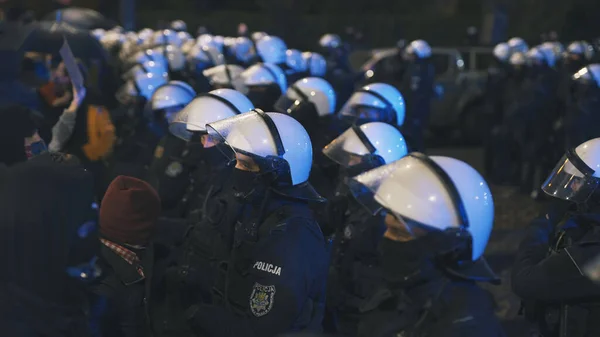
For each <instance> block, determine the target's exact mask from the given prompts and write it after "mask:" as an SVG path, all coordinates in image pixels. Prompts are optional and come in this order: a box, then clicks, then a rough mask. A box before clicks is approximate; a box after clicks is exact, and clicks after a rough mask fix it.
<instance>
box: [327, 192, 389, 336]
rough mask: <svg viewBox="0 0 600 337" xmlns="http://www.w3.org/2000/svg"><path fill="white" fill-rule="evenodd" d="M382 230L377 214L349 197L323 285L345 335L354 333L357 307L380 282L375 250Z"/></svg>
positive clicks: (379, 286)
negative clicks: (327, 275) (346, 210)
mask: <svg viewBox="0 0 600 337" xmlns="http://www.w3.org/2000/svg"><path fill="white" fill-rule="evenodd" d="M384 232H385V225H384V222H383V218H382V217H381V216H372V215H371V214H369V213H368V212H367V211H366V210H365V209H364V208H363V207H362V205H359V204H358V202H356V201H354V199H352V200H349V206H348V212H347V219H346V221H344V223H343V225H342V226H339V227H338V228H337V230H336V235H335V238H334V241H333V249H332V258H331V266H330V274H329V280H328V286H327V306H328V308H329V309H330V310H335V314H334V317H335V321H336V327H337V330H338V331H339V332H341V333H343V334H345V335H349V336H354V335H356V332H357V328H358V320H359V315H360V308H361V306H362V305H363V303H364V302H365V301H366V300H367V299H368V298H370V297H371V296H372V295H373V294H374V293H375V291H376V290H378V289H379V288H381V287H382V286H383V285H384V279H383V277H382V274H381V270H380V265H379V263H380V261H379V251H378V249H377V248H378V245H379V242H380V241H381V238H382V237H383V233H384Z"/></svg>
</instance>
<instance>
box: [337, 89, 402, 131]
mask: <svg viewBox="0 0 600 337" xmlns="http://www.w3.org/2000/svg"><path fill="white" fill-rule="evenodd" d="M405 112H406V107H405V104H404V97H403V95H402V94H401V93H400V92H399V91H398V89H396V88H394V87H393V86H391V85H389V84H386V83H372V84H369V85H366V86H364V87H362V88H361V89H359V90H357V91H355V92H354V94H352V96H351V97H350V99H349V100H348V101H347V102H346V103H345V104H344V106H343V107H342V109H341V110H340V111H339V112H338V116H339V117H340V118H344V119H348V120H349V121H351V122H353V123H356V124H363V123H367V122H384V123H388V124H391V125H394V126H396V127H401V126H402V125H403V124H404V122H405V118H404V115H405Z"/></svg>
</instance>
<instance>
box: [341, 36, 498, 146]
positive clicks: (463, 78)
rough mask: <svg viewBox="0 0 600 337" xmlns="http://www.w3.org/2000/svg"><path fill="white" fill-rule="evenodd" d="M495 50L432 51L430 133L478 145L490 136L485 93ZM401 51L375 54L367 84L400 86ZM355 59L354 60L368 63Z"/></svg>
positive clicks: (367, 69) (367, 64)
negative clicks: (433, 79) (434, 94)
mask: <svg viewBox="0 0 600 337" xmlns="http://www.w3.org/2000/svg"><path fill="white" fill-rule="evenodd" d="M492 51H493V50H492V48H483V47H464V48H451V47H449V48H432V56H431V62H432V63H433V65H434V66H435V70H436V86H435V88H434V89H435V91H436V92H437V94H438V99H436V100H434V101H433V102H432V110H431V119H430V125H429V133H430V134H432V135H433V136H434V138H438V137H440V136H443V137H446V136H448V135H450V136H454V137H456V138H460V139H461V140H464V141H466V142H468V143H478V142H480V141H481V139H482V138H481V137H482V135H483V134H484V133H485V132H487V131H486V130H485V128H482V127H481V126H482V125H485V124H486V123H484V121H485V118H486V109H485V102H484V96H483V95H484V90H485V83H486V80H487V68H488V66H489V65H490V63H491V62H492V59H493V54H492ZM399 52H400V50H399V49H398V48H386V49H379V50H377V49H376V50H373V51H371V53H370V58H369V59H368V60H367V61H366V62H364V64H363V65H362V67H361V71H362V72H364V74H365V80H364V81H365V82H366V83H372V82H385V83H390V84H394V83H398V82H399V81H400V80H401V79H400V78H399V77H400V76H401V75H399V74H401V73H402V67H403V64H402V59H401V57H400V55H399ZM364 57H365V55H364V54H363V55H355V56H354V57H353V60H355V61H358V60H360V59H361V58H363V59H364Z"/></svg>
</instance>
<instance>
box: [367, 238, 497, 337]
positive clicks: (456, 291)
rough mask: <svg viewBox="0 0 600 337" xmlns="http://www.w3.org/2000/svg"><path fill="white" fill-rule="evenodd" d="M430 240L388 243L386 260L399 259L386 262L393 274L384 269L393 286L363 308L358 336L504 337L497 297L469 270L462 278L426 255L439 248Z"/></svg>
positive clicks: (385, 245)
mask: <svg viewBox="0 0 600 337" xmlns="http://www.w3.org/2000/svg"><path fill="white" fill-rule="evenodd" d="M427 241H428V238H427V237H425V238H421V239H417V240H414V241H409V242H392V241H391V240H389V239H385V238H384V239H383V240H382V246H381V248H382V250H383V251H384V256H385V255H386V253H388V252H389V253H390V254H389V255H393V256H396V257H399V258H398V259H394V258H391V259H390V260H389V261H388V262H386V261H382V268H383V269H384V270H386V269H387V268H388V267H390V268H393V271H391V272H388V273H387V274H386V272H385V271H384V276H385V277H386V280H387V283H388V285H387V287H384V288H382V289H380V290H379V291H378V292H377V293H375V294H374V295H373V296H372V298H371V299H370V300H369V301H367V302H366V303H365V304H364V305H363V306H362V308H361V310H362V312H363V313H364V314H363V317H362V319H361V321H360V325H359V330H358V336H361V337H362V336H364V337H367V336H369V337H376V336H389V337H391V336H398V335H399V334H400V335H401V336H418V337H421V336H427V337H437V336H440V337H442V336H443V337H469V336H473V337H476V336H493V337H501V336H504V332H503V330H502V327H501V326H500V322H499V321H498V320H497V318H496V317H495V315H494V301H493V298H492V296H491V294H489V293H488V292H487V291H485V290H483V289H481V288H480V287H479V286H477V284H476V283H475V281H473V280H470V277H469V276H467V275H468V272H466V273H464V274H465V276H462V275H461V276H459V274H458V273H456V272H453V271H451V270H450V269H445V268H443V267H441V265H440V264H437V263H435V262H434V260H433V259H431V256H429V254H428V253H427V251H426V250H427V249H428V247H432V246H434V244H432V243H431V242H427ZM394 246H395V247H394ZM389 255H388V256H389ZM438 262H439V261H438ZM388 263H389V264H388Z"/></svg>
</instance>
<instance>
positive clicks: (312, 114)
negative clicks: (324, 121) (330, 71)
mask: <svg viewBox="0 0 600 337" xmlns="http://www.w3.org/2000/svg"><path fill="white" fill-rule="evenodd" d="M335 104H336V100H335V91H334V90H333V87H332V86H331V84H329V82H327V81H325V80H324V79H322V78H318V77H308V78H304V79H301V80H299V81H297V82H296V83H294V84H293V85H292V86H290V87H289V88H288V89H287V92H286V93H285V95H283V96H281V97H280V98H279V100H277V103H275V110H277V111H279V112H281V113H285V114H288V115H290V116H292V117H294V118H296V120H298V121H299V122H300V123H301V124H302V125H304V126H305V127H306V128H309V127H310V126H311V125H314V123H315V122H316V121H317V119H318V118H320V117H324V116H327V115H331V114H333V113H334V112H335Z"/></svg>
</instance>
